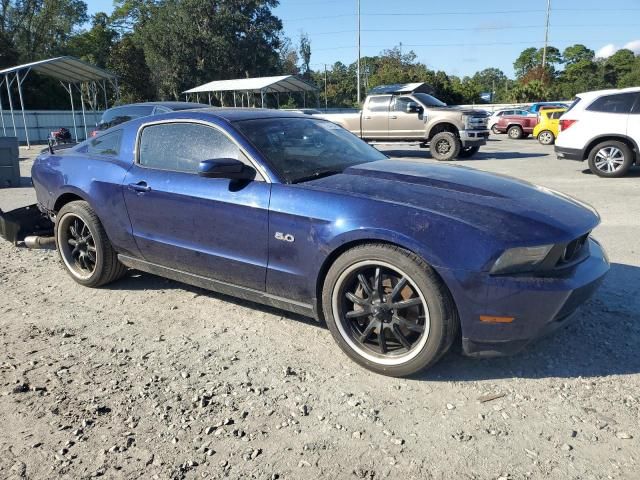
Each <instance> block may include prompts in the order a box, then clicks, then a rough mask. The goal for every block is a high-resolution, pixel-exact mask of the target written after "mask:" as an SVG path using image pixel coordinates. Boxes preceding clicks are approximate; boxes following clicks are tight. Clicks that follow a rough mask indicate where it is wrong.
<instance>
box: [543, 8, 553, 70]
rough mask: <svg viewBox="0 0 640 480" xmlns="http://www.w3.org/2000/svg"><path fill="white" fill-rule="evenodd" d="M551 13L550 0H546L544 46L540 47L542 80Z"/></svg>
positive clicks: (545, 62)
mask: <svg viewBox="0 0 640 480" xmlns="http://www.w3.org/2000/svg"><path fill="white" fill-rule="evenodd" d="M550 13H551V0H547V24H546V27H545V29H544V48H543V49H542V73H541V77H542V78H541V80H544V72H545V65H546V64H547V43H548V42H549V15H550Z"/></svg>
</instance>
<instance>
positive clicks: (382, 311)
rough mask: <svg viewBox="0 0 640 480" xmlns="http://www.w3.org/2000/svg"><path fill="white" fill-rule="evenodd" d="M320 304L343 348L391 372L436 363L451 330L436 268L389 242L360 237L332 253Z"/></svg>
mask: <svg viewBox="0 0 640 480" xmlns="http://www.w3.org/2000/svg"><path fill="white" fill-rule="evenodd" d="M376 278H378V279H379V281H378V282H376ZM402 278H403V279H406V280H405V282H404V283H401V281H400V279H402ZM365 285H367V286H368V287H366V286H365ZM376 285H379V287H380V290H379V291H380V292H381V293H382V295H380V294H378V293H377V292H378V289H377V288H376ZM367 290H368V291H367ZM381 297H382V299H381ZM352 298H353V299H355V301H353V300H351V299H352ZM398 299H399V300H398ZM407 303H410V304H411V305H410V306H409V305H407ZM399 305H406V306H403V307H399ZM322 308H323V314H324V318H325V320H326V322H327V325H328V327H329V330H330V331H331V334H332V335H333V338H334V339H335V340H336V342H337V343H338V345H339V346H340V348H341V349H342V350H343V351H344V352H345V353H346V354H347V356H349V357H350V358H351V359H352V360H354V361H355V362H356V363H358V364H360V365H362V366H363V367H365V368H367V369H369V370H372V371H374V372H376V373H381V374H383V375H389V376H394V377H398V376H406V375H411V374H414V373H416V372H418V371H421V370H423V369H426V368H428V367H430V366H432V365H433V364H435V363H436V362H437V361H438V360H439V359H440V358H441V357H442V355H444V354H445V353H446V352H447V351H448V350H449V348H450V347H451V345H452V343H453V341H454V339H455V338H456V335H457V332H458V323H459V322H458V316H457V313H456V308H455V305H454V303H453V300H452V298H451V295H450V294H449V291H448V290H447V288H446V286H445V285H444V284H443V283H442V281H441V280H440V278H439V277H438V275H437V274H436V273H435V272H434V271H433V270H432V269H431V267H429V265H427V264H426V263H425V262H424V261H423V260H422V259H421V258H420V257H418V256H417V255H415V254H413V253H411V252H409V251H407V250H405V249H402V248H400V247H396V246H392V245H386V244H367V245H361V246H358V247H354V248H352V249H351V250H347V251H346V252H345V253H343V254H342V255H341V256H340V257H338V258H337V259H336V261H335V262H334V263H333V265H331V267H330V268H329V271H328V272H327V276H326V277H325V281H324V285H323V289H322ZM348 315H350V316H348ZM400 317H401V318H400ZM380 326H382V329H380ZM380 331H382V332H383V333H382V335H380ZM401 337H403V338H404V340H402V339H401ZM363 338H364V340H363ZM382 345H384V347H382Z"/></svg>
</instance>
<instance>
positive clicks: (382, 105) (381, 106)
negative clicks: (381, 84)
mask: <svg viewBox="0 0 640 480" xmlns="http://www.w3.org/2000/svg"><path fill="white" fill-rule="evenodd" d="M390 102H391V95H379V96H375V97H371V98H369V103H368V104H367V109H368V110H369V111H370V112H388V111H389V103H390Z"/></svg>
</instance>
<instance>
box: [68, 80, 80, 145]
mask: <svg viewBox="0 0 640 480" xmlns="http://www.w3.org/2000/svg"><path fill="white" fill-rule="evenodd" d="M69 99H70V100H71V116H72V117H73V133H74V134H75V136H76V143H77V142H78V126H77V125H76V109H75V107H74V106H73V89H72V88H71V84H70V83H69Z"/></svg>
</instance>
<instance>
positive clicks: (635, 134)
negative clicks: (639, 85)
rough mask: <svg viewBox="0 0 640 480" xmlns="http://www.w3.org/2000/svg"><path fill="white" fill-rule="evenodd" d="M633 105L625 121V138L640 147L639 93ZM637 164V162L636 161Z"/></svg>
mask: <svg viewBox="0 0 640 480" xmlns="http://www.w3.org/2000/svg"><path fill="white" fill-rule="evenodd" d="M635 95H636V101H635V105H634V106H633V108H632V109H631V113H630V114H629V119H628V120H627V136H628V137H630V138H631V139H632V140H633V141H634V142H635V143H636V145H638V146H640V92H636V94H635ZM636 163H638V161H636Z"/></svg>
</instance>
